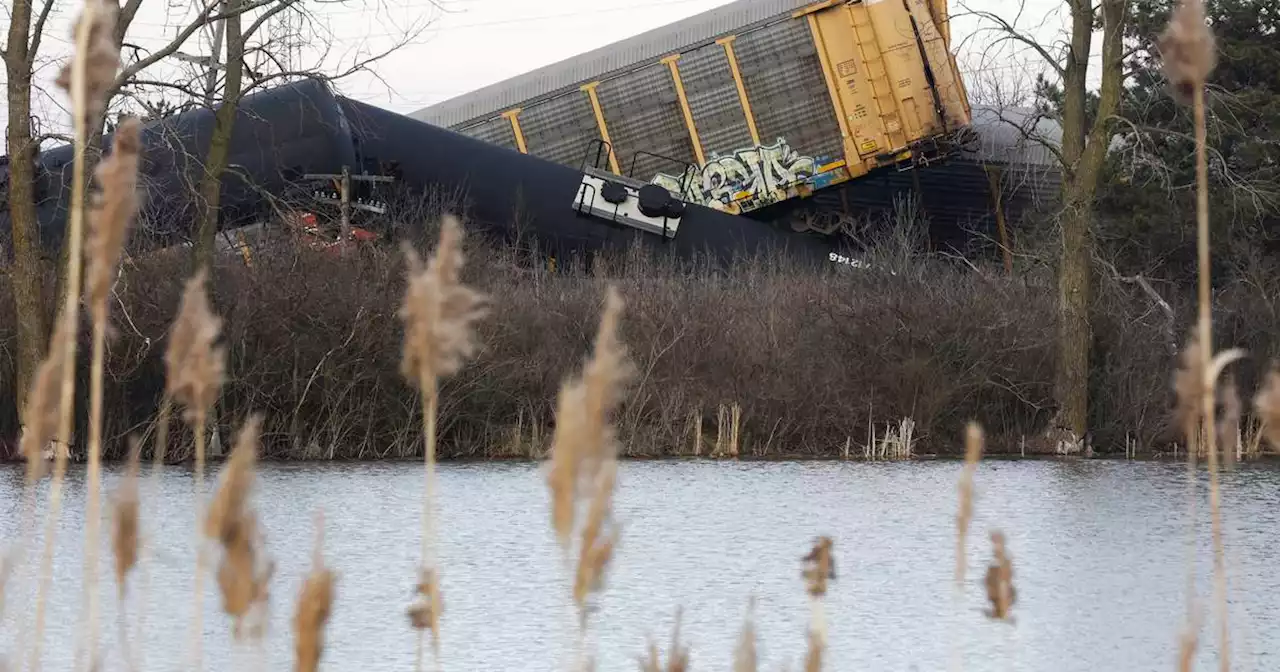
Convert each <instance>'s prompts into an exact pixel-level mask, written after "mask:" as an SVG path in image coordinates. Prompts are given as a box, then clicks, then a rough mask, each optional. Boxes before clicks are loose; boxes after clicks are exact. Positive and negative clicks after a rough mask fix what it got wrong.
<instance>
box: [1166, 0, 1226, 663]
mask: <svg viewBox="0 0 1280 672" xmlns="http://www.w3.org/2000/svg"><path fill="white" fill-rule="evenodd" d="M1159 48H1160V54H1161V57H1162V59H1163V61H1164V71H1165V76H1166V78H1167V79H1168V80H1169V84H1170V88H1171V89H1172V91H1173V94H1174V97H1175V98H1176V99H1178V101H1179V102H1181V103H1183V104H1187V103H1189V104H1190V105H1191V106H1192V109H1193V111H1194V115H1195V129H1196V224H1197V227H1196V228H1197V234H1198V235H1197V251H1198V263H1199V291H1198V301H1199V319H1198V331H1197V334H1196V336H1197V338H1198V339H1199V340H1200V347H1199V351H1200V366H1201V369H1202V370H1203V371H1204V373H1205V375H1204V376H1203V379H1202V381H1201V385H1200V389H1199V390H1197V392H1199V398H1200V403H1201V418H1202V421H1203V424H1204V426H1205V432H1204V436H1205V441H1206V443H1207V444H1208V445H1207V450H1206V453H1207V455H1208V463H1209V510H1210V516H1211V520H1212V529H1213V575H1214V603H1215V605H1217V609H1218V612H1219V620H1218V627H1219V630H1218V640H1219V641H1218V645H1219V655H1220V658H1219V669H1220V670H1222V672H1226V671H1227V670H1229V669H1231V649H1230V646H1229V644H1230V642H1229V631H1230V628H1229V624H1228V620H1229V618H1228V613H1227V595H1226V592H1227V586H1226V569H1225V567H1224V565H1225V561H1224V558H1223V555H1224V551H1223V548H1222V545H1223V542H1222V507H1221V495H1220V492H1219V490H1220V487H1219V484H1218V452H1217V447H1216V445H1215V444H1216V443H1217V441H1216V438H1217V437H1216V431H1215V429H1214V390H1213V387H1214V380H1215V378H1216V376H1215V375H1214V373H1213V371H1212V370H1211V369H1212V363H1213V359H1214V357H1213V331H1212V295H1211V293H1210V277H1209V274H1210V267H1209V162H1208V150H1207V147H1206V145H1207V140H1206V135H1207V134H1206V128H1205V98H1204V90H1205V85H1206V82H1207V81H1208V78H1209V75H1210V73H1212V72H1213V69H1214V66H1215V65H1216V64H1217V54H1216V50H1215V45H1214V37H1213V33H1212V31H1211V30H1210V29H1209V26H1208V25H1207V23H1206V19H1205V12H1204V3H1203V2H1202V0H1182V1H1181V2H1180V3H1179V4H1178V7H1177V8H1176V9H1175V10H1174V12H1173V16H1172V17H1171V19H1170V21H1169V25H1168V26H1167V27H1166V28H1165V30H1164V32H1163V33H1162V34H1161V35H1160V38H1159ZM1190 443H1191V437H1188V445H1190ZM1187 452H1188V454H1190V453H1191V452H1192V451H1190V450H1188V451H1187ZM1188 459H1190V458H1188Z"/></svg>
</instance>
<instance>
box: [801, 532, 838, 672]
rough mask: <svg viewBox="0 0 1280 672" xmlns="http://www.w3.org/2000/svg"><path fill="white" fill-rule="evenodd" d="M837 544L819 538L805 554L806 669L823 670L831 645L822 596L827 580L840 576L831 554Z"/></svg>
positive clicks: (810, 671) (812, 670) (824, 538)
mask: <svg viewBox="0 0 1280 672" xmlns="http://www.w3.org/2000/svg"><path fill="white" fill-rule="evenodd" d="M833 545H834V543H833V542H832V540H831V537H825V536H824V537H818V539H817V541H815V542H814V545H813V548H812V549H811V550H810V551H809V553H808V555H806V556H804V558H803V560H804V569H803V570H802V571H801V576H802V577H803V578H804V581H805V590H806V591H807V592H808V593H809V609H810V619H809V633H808V642H809V644H808V649H807V650H806V652H805V659H804V669H805V672H819V671H820V670H821V669H822V660H823V658H824V654H825V652H826V648H827V624H826V614H825V613H824V610H823V605H822V599H823V597H825V596H826V594H827V582H828V581H834V580H835V578H836V565H835V558H834V557H833V556H832V554H831V549H832V546H833Z"/></svg>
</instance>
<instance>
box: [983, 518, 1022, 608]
mask: <svg viewBox="0 0 1280 672" xmlns="http://www.w3.org/2000/svg"><path fill="white" fill-rule="evenodd" d="M991 555H992V562H991V564H990V565H988V566H987V576H986V580H985V582H984V583H985V584H986V588H987V601H989V602H990V603H991V606H990V608H989V609H988V610H987V612H986V613H987V616H989V617H991V618H994V619H997V620H1001V621H1007V620H1009V617H1010V611H1011V610H1012V609H1013V603H1014V601H1015V600H1016V599H1017V591H1016V590H1015V589H1014V587H1013V559H1012V558H1010V557H1009V549H1008V547H1007V545H1006V542H1005V537H1004V532H1001V531H1000V530H993V531H992V532H991Z"/></svg>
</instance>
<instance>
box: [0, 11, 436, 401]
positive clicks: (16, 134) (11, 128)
mask: <svg viewBox="0 0 1280 672" xmlns="http://www.w3.org/2000/svg"><path fill="white" fill-rule="evenodd" d="M105 1H106V2H107V3H108V4H109V5H111V6H112V8H113V9H115V10H116V11H117V16H116V26H115V30H114V34H113V36H112V37H113V38H114V41H115V44H116V46H117V47H121V51H122V53H124V54H126V55H127V56H126V58H125V63H124V64H123V67H122V68H121V70H120V72H119V74H118V76H117V77H116V79H115V81H114V83H113V85H112V86H111V87H110V88H109V90H108V91H107V92H106V100H107V102H108V104H109V105H110V104H112V103H113V102H115V103H118V102H119V101H120V100H121V99H129V100H134V101H136V100H137V99H138V91H139V90H140V89H141V90H147V89H150V90H153V91H154V90H155V89H156V88H157V87H159V88H161V89H164V90H168V91H174V90H177V91H182V92H184V93H189V92H190V91H195V90H197V89H200V90H201V92H200V95H198V96H197V98H198V99H199V100H202V101H203V100H204V95H203V94H204V93H206V92H205V91H204V90H203V89H204V87H203V86H202V87H193V86H188V85H186V84H184V83H183V82H182V81H181V80H179V81H178V82H176V83H175V82H170V81H166V78H164V77H156V78H154V79H150V80H148V79H144V77H145V76H146V74H147V72H148V71H149V70H152V69H153V68H154V67H155V66H157V65H159V64H161V63H170V62H172V61H173V60H174V57H175V56H177V55H179V53H180V51H181V50H182V49H183V48H184V45H186V44H187V43H188V42H189V41H190V40H191V39H192V37H194V36H195V35H196V34H197V33H198V32H199V31H200V30H201V29H204V28H207V27H209V26H211V25H215V24H223V25H224V27H225V30H224V32H225V34H226V38H225V39H226V44H227V66H226V67H225V68H223V69H221V72H220V73H215V74H220V75H221V81H220V82H218V84H219V86H220V87H221V89H222V92H223V94H222V101H223V103H224V104H222V105H221V106H220V107H219V108H218V117H217V118H218V125H217V128H218V132H217V133H215V134H214V141H213V143H211V146H210V148H209V155H208V157H207V160H206V161H205V165H206V170H205V171H204V179H203V180H202V184H201V185H200V187H199V192H200V193H202V194H212V196H211V197H206V198H205V199H203V201H204V203H206V204H207V205H206V206H205V207H204V208H203V212H202V214H201V215H200V220H199V221H210V222H215V223H216V213H217V194H218V192H219V188H218V184H219V179H220V176H221V174H222V172H223V171H224V170H225V169H226V149H227V148H226V147H225V146H222V147H219V143H224V142H225V140H226V139H229V138H230V133H231V129H232V124H233V122H234V112H235V108H236V104H237V103H238V102H239V101H240V100H241V99H242V98H243V97H244V96H245V95H247V94H248V93H249V92H250V91H251V90H252V89H254V88H256V87H260V86H264V85H267V84H269V83H272V82H279V81H283V80H287V79H289V78H293V77H299V76H304V75H310V76H319V77H323V78H327V79H337V78H340V77H344V76H346V75H349V74H352V73H354V72H359V71H363V70H367V69H368V68H369V66H370V65H372V64H373V63H375V62H377V61H378V60H380V59H382V58H383V57H385V56H386V55H388V54H390V53H392V52H393V51H395V50H397V49H399V48H401V47H403V46H404V45H406V44H408V43H410V42H411V41H412V40H413V39H415V38H416V37H417V35H419V34H420V33H421V31H422V29H423V27H424V25H422V24H420V23H419V22H411V25H410V26H408V27H406V28H404V29H403V31H402V32H398V33H397V34H396V35H397V39H394V40H393V41H392V44H391V46H390V47H389V48H387V49H385V50H382V51H381V52H379V53H375V54H372V55H368V54H365V55H363V56H362V57H359V58H356V59H354V60H353V61H352V62H350V63H347V64H345V65H343V64H341V63H340V64H337V65H333V64H332V63H331V59H327V58H319V59H317V62H316V63H315V64H313V66H312V67H311V68H310V69H307V68H298V67H296V66H293V65H290V66H289V67H282V66H284V65H286V64H287V63H288V61H289V59H282V58H281V56H280V54H279V53H277V52H276V50H275V47H276V45H277V44H278V39H279V38H280V37H281V36H280V35H278V34H267V33H268V32H269V31H264V30H262V29H263V28H264V26H268V25H269V22H270V21H271V19H272V17H275V16H277V15H280V14H281V13H284V12H295V13H297V14H298V16H300V17H302V20H301V21H300V22H299V25H301V26H302V27H301V28H299V32H296V33H294V34H293V35H292V36H291V37H292V38H293V39H294V40H295V41H298V42H300V41H301V40H300V39H299V35H300V34H301V31H304V30H306V26H307V25H308V22H307V19H308V18H313V16H314V15H311V14H307V13H306V12H303V11H302V9H301V6H302V3H301V2H300V0H194V1H195V7H194V10H193V11H192V12H189V13H188V14H187V16H186V17H185V18H184V19H183V23H182V24H181V25H180V26H179V27H178V28H177V30H176V31H175V32H174V34H173V36H172V37H171V38H169V39H168V40H167V41H164V42H163V43H162V45H161V46H160V47H158V48H155V49H153V50H146V49H143V48H141V47H138V46H137V45H132V44H128V41H127V35H129V34H130V27H131V26H132V25H133V23H134V20H135V18H136V17H137V16H138V12H139V10H140V9H141V8H142V2H143V0H127V1H126V2H125V4H124V5H123V6H121V5H118V4H116V3H117V1H118V0H105ZM35 2H36V0H11V3H12V9H11V12H10V19H11V20H10V24H9V30H8V37H7V42H6V44H5V46H4V48H3V50H0V56H2V57H3V60H4V64H5V69H6V74H7V91H6V93H7V102H8V132H7V137H6V140H7V147H6V150H7V153H8V156H9V167H8V172H9V174H8V185H7V189H8V193H7V199H6V200H7V201H8V210H9V218H10V223H11V227H12V238H13V254H14V263H13V264H12V270H11V273H10V275H11V277H12V284H13V287H14V290H13V293H14V304H15V305H14V308H15V310H14V314H15V316H16V318H17V321H18V325H19V326H18V334H17V335H18V339H17V340H18V347H17V367H16V368H17V372H18V376H17V380H16V390H15V393H16V394H15V395H14V396H15V399H16V401H17V407H18V410H19V413H20V414H21V412H22V409H23V402H24V400H25V393H26V391H27V389H28V387H29V386H30V381H31V376H32V375H33V374H34V372H35V368H36V366H37V365H38V363H39V361H40V358H41V355H42V352H43V349H44V345H45V341H46V340H47V338H48V325H49V323H50V320H51V317H52V314H53V311H52V310H51V309H50V307H49V302H46V301H44V300H43V298H44V296H46V295H47V294H48V292H47V291H46V287H45V281H44V278H45V277H46V276H47V275H48V272H49V271H48V267H47V264H46V263H45V261H44V260H45V258H46V254H45V250H43V249H42V246H41V244H40V237H39V223H38V219H37V212H36V185H37V179H38V175H37V165H36V157H37V153H38V148H39V145H40V142H41V141H42V140H44V139H47V138H49V137H54V136H52V135H50V134H43V135H42V134H39V133H37V132H36V131H35V119H34V117H33V114H32V99H33V95H34V93H36V90H35V88H34V72H35V70H36V66H37V57H38V54H39V51H40V45H41V41H42V38H43V37H44V33H45V30H46V23H47V21H48V19H49V16H50V14H51V13H52V10H53V5H54V2H53V0H45V2H44V4H43V5H42V6H40V8H39V13H38V14H35V13H34V12H35ZM360 2H361V0H351V2H350V3H348V2H345V1H344V0H331V1H330V2H321V3H319V4H320V6H322V7H326V6H329V7H331V6H335V5H345V4H359V3H360ZM245 22H247V24H248V25H247V27H244V28H243V29H241V27H242V25H243V24H244V23H245ZM259 33H263V34H267V37H266V38H262V37H261V35H259ZM318 36H319V31H318V30H317V31H313V33H312V34H311V35H309V36H308V37H318ZM255 38H260V39H255ZM272 38H275V39H276V40H277V41H274V42H273V41H272ZM312 51H315V49H314V48H313V49H312ZM321 52H322V56H327V53H328V52H327V50H323V49H322V50H321ZM246 64H248V66H246ZM325 67H329V68H330V70H329V71H328V74H325V71H324V69H323V68H325ZM246 73H247V74H248V79H249V81H248V83H247V84H245V83H244V82H243V81H242V80H244V76H245V74H246ZM121 94H129V95H128V96H122V95H121ZM224 108H226V111H225V112H224V111H222V110H223V109H224ZM105 121H106V116H105V115H104V118H103V122H104V124H105ZM103 130H104V125H99V126H98V127H96V128H93V129H91V130H90V133H91V135H90V137H89V139H88V144H89V147H90V149H91V154H90V156H89V157H87V158H88V159H89V161H90V163H92V161H93V160H94V158H95V156H94V153H92V150H95V149H97V148H100V147H101V144H102V143H101V139H102V134H103ZM220 138H222V139H221V140H220ZM88 172H89V171H86V174H87V173H88ZM200 230H201V232H202V237H201V241H207V242H208V243H209V244H208V245H207V246H205V245H202V246H199V249H200V250H211V249H212V240H213V229H210V230H209V233H208V235H207V237H206V236H205V234H204V227H203V226H202V227H200ZM64 248H65V246H64ZM62 254H63V255H65V254H66V251H65V249H64V250H63V252H62ZM65 266H66V265H65V264H59V265H58V267H57V268H56V269H55V271H54V272H55V274H56V276H55V277H56V278H57V280H56V281H57V283H58V284H61V282H62V274H63V270H64V269H65Z"/></svg>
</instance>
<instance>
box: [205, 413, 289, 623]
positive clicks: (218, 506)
mask: <svg viewBox="0 0 1280 672" xmlns="http://www.w3.org/2000/svg"><path fill="white" fill-rule="evenodd" d="M261 429H262V417H261V416H260V415H257V414H255V415H252V416H250V417H249V419H248V420H247V421H246V422H245V424H244V426H243V427H242V428H241V429H240V433H239V434H238V435H237V437H236V441H235V447H234V448H232V449H231V457H230V458H229V459H228V460H227V464H226V466H224V467H223V469H222V477H221V479H220V481H221V482H220V483H219V486H218V490H217V492H216V493H215V494H214V498H213V503H212V504H211V505H210V507H209V513H208V516H207V517H206V518H205V519H204V534H205V536H206V537H208V538H210V539H213V540H216V541H217V542H218V543H219V544H220V545H221V547H222V562H221V563H220V564H219V566H218V588H219V590H220V591H221V593H222V609H223V611H224V612H225V613H226V614H227V615H228V616H230V617H231V618H232V619H233V622H234V625H235V628H234V633H235V636H236V637H237V638H240V637H243V636H245V635H246V634H248V635H249V636H252V637H258V636H261V634H262V628H263V627H264V626H265V620H266V619H265V614H263V613H262V612H263V610H264V609H265V608H266V603H267V597H268V595H267V583H268V581H270V579H271V575H272V573H273V572H274V570H275V567H274V565H273V563H271V562H270V561H267V560H265V559H264V558H263V554H262V545H263V540H262V531H261V529H260V527H259V525H258V519H257V515H256V514H255V513H254V511H253V510H252V508H250V506H249V498H250V496H251V494H252V492H253V486H254V481H255V473H254V470H255V467H256V464H257V454H258V436H259V433H260V432H261ZM255 615H256V616H257V618H253V617H254V616H255ZM251 619H252V620H251Z"/></svg>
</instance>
